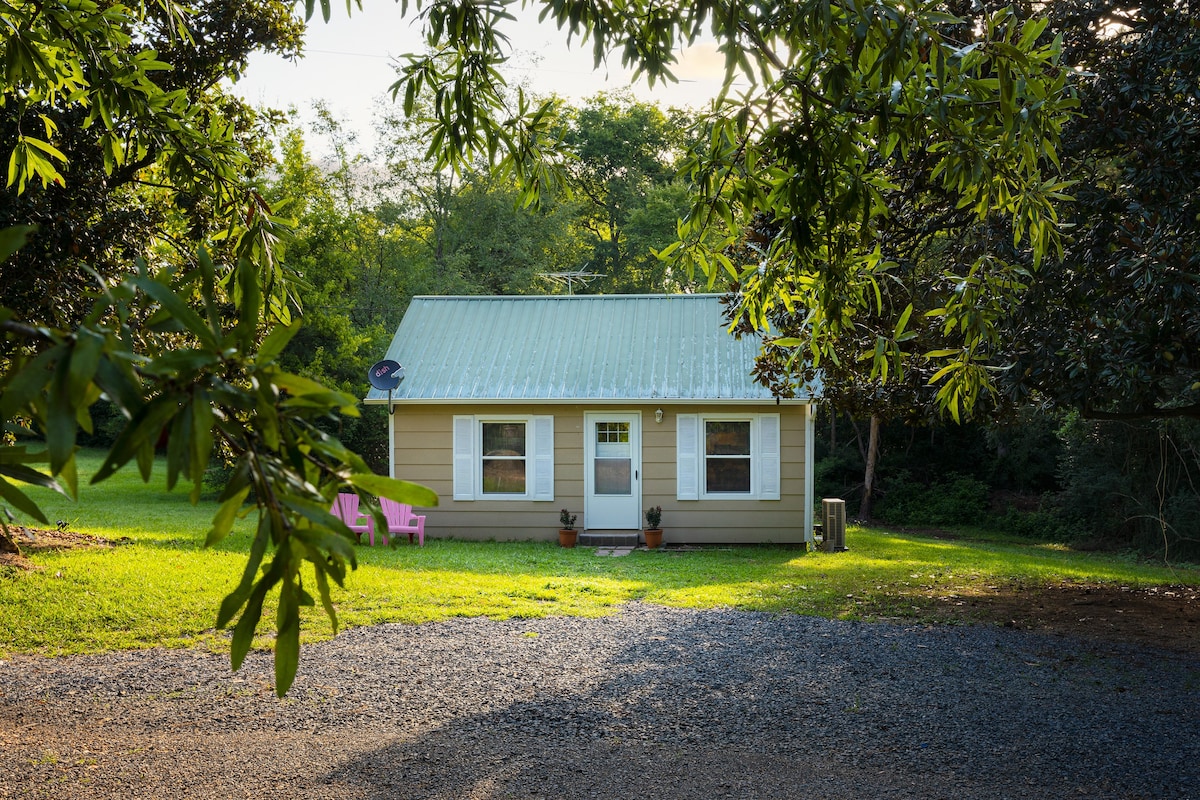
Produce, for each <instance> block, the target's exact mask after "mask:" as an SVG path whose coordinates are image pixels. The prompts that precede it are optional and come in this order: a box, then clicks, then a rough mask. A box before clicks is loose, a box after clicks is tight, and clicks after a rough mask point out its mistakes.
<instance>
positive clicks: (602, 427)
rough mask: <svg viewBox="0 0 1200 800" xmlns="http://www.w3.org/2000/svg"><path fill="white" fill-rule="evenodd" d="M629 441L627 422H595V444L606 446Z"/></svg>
mask: <svg viewBox="0 0 1200 800" xmlns="http://www.w3.org/2000/svg"><path fill="white" fill-rule="evenodd" d="M628 441H629V423H628V422H597V423H596V443H597V444H608V443H614V442H628Z"/></svg>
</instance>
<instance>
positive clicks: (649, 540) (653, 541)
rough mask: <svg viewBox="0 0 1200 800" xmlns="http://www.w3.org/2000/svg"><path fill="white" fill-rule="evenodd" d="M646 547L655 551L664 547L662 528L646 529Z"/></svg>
mask: <svg viewBox="0 0 1200 800" xmlns="http://www.w3.org/2000/svg"><path fill="white" fill-rule="evenodd" d="M644 533H645V534H646V547H649V548H650V549H651V550H653V549H654V548H656V547H660V546H661V545H662V528H646V530H645V531H644Z"/></svg>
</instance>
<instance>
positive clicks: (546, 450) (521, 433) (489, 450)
mask: <svg viewBox="0 0 1200 800" xmlns="http://www.w3.org/2000/svg"><path fill="white" fill-rule="evenodd" d="M454 499H455V500H553V499H554V417H548V416H547V417H535V416H499V415H478V416H456V417H455V418H454Z"/></svg>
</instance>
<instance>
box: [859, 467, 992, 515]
mask: <svg viewBox="0 0 1200 800" xmlns="http://www.w3.org/2000/svg"><path fill="white" fill-rule="evenodd" d="M880 494H881V496H882V502H881V503H880V505H879V516H880V518H881V519H883V520H885V521H887V522H890V523H893V524H898V525H974V524H977V523H979V522H981V521H982V520H983V519H984V518H985V516H986V514H987V509H988V487H987V484H986V483H984V482H983V481H980V480H977V479H975V478H971V477H968V476H966V475H957V474H950V475H947V476H946V477H945V478H943V479H941V480H935V481H933V482H932V483H930V484H929V485H925V484H922V483H920V482H918V481H914V480H912V479H911V477H909V474H908V473H907V472H898V473H896V474H895V475H893V476H892V477H891V479H890V480H888V482H887V486H886V488H885V490H884V491H881V492H880Z"/></svg>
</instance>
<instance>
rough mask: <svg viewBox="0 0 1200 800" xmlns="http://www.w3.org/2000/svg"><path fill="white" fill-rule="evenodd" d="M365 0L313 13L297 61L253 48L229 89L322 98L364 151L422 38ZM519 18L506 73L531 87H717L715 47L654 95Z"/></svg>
mask: <svg viewBox="0 0 1200 800" xmlns="http://www.w3.org/2000/svg"><path fill="white" fill-rule="evenodd" d="M363 5H364V9H363V10H362V11H358V10H357V9H356V10H355V11H354V13H353V14H352V15H350V16H347V14H346V10H345V5H344V4H342V3H340V2H337V0H335V2H334V3H333V14H332V15H331V18H330V21H329V22H328V23H326V22H324V21H323V20H322V19H321V17H320V13H319V12H318V13H317V14H316V16H315V18H314V19H313V20H312V21H310V23H309V25H308V32H307V35H306V37H305V56H304V57H303V58H302V59H299V60H298V61H296V62H291V61H288V60H286V59H283V58H279V57H277V56H269V55H263V54H256V55H255V56H253V57H252V58H251V60H250V66H249V68H248V69H247V70H246V74H245V75H244V76H243V78H242V79H241V80H240V81H238V82H237V83H236V84H234V85H233V87H232V88H233V91H234V92H236V93H237V94H239V95H240V96H242V97H243V98H245V99H246V100H247V101H249V102H250V103H252V104H255V105H265V106H269V107H272V108H279V109H284V110H287V109H288V108H289V107H295V108H296V109H297V111H298V112H299V113H300V119H301V120H302V121H307V120H309V119H311V118H312V117H313V114H312V112H311V108H312V103H313V102H314V101H316V100H321V99H323V100H325V101H326V102H327V103H328V104H329V107H330V110H331V111H333V112H334V115H335V118H337V119H340V120H342V121H343V123H344V124H345V125H347V126H348V127H350V128H351V129H352V130H354V131H356V132H357V133H358V135H359V143H360V146H361V147H362V149H364V150H369V149H370V143H371V141H372V124H371V121H372V109H373V107H374V105H375V102H376V99H377V98H381V97H385V96H388V97H389V102H390V95H388V92H387V89H388V87H389V86H390V85H391V84H392V83H393V82H394V81H395V64H396V63H397V58H398V57H399V56H402V55H404V54H405V53H411V52H420V51H421V50H422V49H423V45H424V43H423V39H422V37H421V34H420V30H419V28H418V27H416V26H415V25H414V23H413V22H412V21H411V20H406V19H404V18H403V17H402V16H401V14H400V6H399V5H398V4H397V3H394V2H390V0H366V2H365V3H364V4H363ZM517 17H518V19H517V21H516V22H515V23H510V25H509V26H508V27H507V28H505V29H504V30H505V31H506V33H507V34H508V36H509V38H510V40H511V42H512V46H513V50H514V58H513V62H514V64H515V65H516V66H514V67H513V68H512V69H510V70H508V73H509V74H508V75H507V78H508V80H509V81H510V83H524V84H525V85H526V86H527V87H528V88H529V89H530V90H532V91H535V92H538V93H546V94H549V93H554V94H557V95H559V96H561V97H564V98H567V99H568V100H571V101H574V102H581V101H582V100H584V99H586V98H588V97H591V96H592V95H595V94H596V93H597V92H601V91H617V90H620V89H622V88H629V89H631V90H632V91H633V93H634V96H635V97H637V98H638V99H641V100H648V101H653V102H657V103H658V104H659V105H662V106H664V107H667V106H681V107H682V106H692V107H696V108H703V107H705V106H706V105H707V104H708V101H709V100H710V99H711V98H713V97H714V96H715V95H716V94H717V92H718V91H719V90H720V85H721V78H722V76H723V71H724V62H723V59H722V58H721V56H720V55H719V54H718V53H717V52H716V47H715V45H713V44H712V43H708V44H701V45H698V46H696V47H693V48H691V49H689V50H687V51H686V52H684V53H682V54H681V57H680V63H679V64H678V66H677V69H676V70H675V74H676V75H677V77H679V79H680V80H679V83H675V84H667V85H666V86H661V85H657V86H656V87H655V89H654V90H653V91H651V90H649V89H648V88H647V87H646V86H645V81H644V80H642V81H639V83H638V84H637V85H635V86H634V85H631V84H630V73H628V72H626V71H623V70H622V69H621V67H620V60H619V57H617V58H615V59H613V61H612V62H611V63H610V64H608V65H607V67H608V68H607V69H605V68H604V67H601V69H600V70H595V69H593V62H592V54H591V51H590V47H584V48H579V47H578V46H577V47H576V48H575V49H574V50H569V49H568V48H567V47H566V44H565V40H566V37H565V35H564V34H562V33H560V32H559V31H558V30H557V29H556V28H555V27H554V26H553V24H550V23H547V24H545V25H540V24H539V23H538V22H537V17H536V12H533V11H519V12H517Z"/></svg>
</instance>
